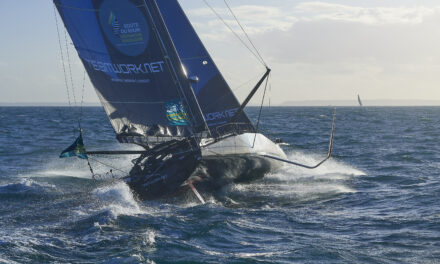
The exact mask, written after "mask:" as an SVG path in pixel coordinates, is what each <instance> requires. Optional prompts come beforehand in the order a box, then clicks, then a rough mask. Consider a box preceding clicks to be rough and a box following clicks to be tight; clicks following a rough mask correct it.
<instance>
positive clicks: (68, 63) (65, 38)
mask: <svg viewBox="0 0 440 264" xmlns="http://www.w3.org/2000/svg"><path fill="white" fill-rule="evenodd" d="M64 40H65V41H66V54H67V65H69V74H70V85H71V89H72V95H73V103H74V106H75V107H76V106H77V102H76V95H75V86H74V83H73V76H72V65H71V63H70V52H69V43H68V41H67V30H66V28H64Z"/></svg>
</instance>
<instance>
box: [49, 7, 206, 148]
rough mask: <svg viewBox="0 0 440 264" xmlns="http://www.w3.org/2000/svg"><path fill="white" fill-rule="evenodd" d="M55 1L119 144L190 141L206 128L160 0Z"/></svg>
mask: <svg viewBox="0 0 440 264" xmlns="http://www.w3.org/2000/svg"><path fill="white" fill-rule="evenodd" d="M54 3H55V5H56V8H57V9H58V11H59V14H60V16H61V18H62V19H63V22H64V25H65V26H66V29H67V31H68V33H69V35H70V37H71V39H72V41H73V43H74V46H75V48H76V50H77V52H78V55H79V57H80V59H81V61H82V63H83V65H84V67H85V69H86V71H87V73H88V75H89V77H90V80H91V82H92V84H93V86H94V87H95V89H96V92H97V94H98V97H99V98H100V100H101V103H102V105H103V106H104V109H105V111H106V113H107V115H108V117H109V119H110V121H111V124H112V125H113V128H114V129H115V132H116V134H117V135H118V137H117V138H118V139H119V141H121V142H130V143H133V142H139V141H141V142H144V141H145V140H146V138H148V137H151V136H154V137H164V138H172V137H176V136H177V137H188V136H192V135H193V134H194V133H199V132H201V131H203V130H204V129H205V125H204V124H205V121H204V118H203V115H202V113H201V110H200V107H199V106H198V102H197V100H196V98H195V95H194V94H193V90H192V88H191V84H190V82H189V80H188V79H187V77H186V75H185V74H184V73H183V72H182V70H181V69H180V68H181V67H180V65H181V64H182V62H181V61H180V59H179V56H178V54H177V52H176V51H175V48H174V46H173V43H172V40H171V38H170V36H169V35H168V32H167V28H166V26H165V25H164V22H163V20H162V17H161V14H160V11H159V9H158V7H157V6H156V3H155V1H153V0H149V1H144V0H127V1H120V0H81V1H77V0H54ZM192 97H193V98H192ZM126 135H130V136H129V137H128V136H127V137H128V138H124V137H125V136H126Z"/></svg>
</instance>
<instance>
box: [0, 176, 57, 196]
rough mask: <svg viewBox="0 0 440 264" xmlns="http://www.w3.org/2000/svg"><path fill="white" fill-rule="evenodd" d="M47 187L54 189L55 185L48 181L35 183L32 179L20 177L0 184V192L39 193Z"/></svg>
mask: <svg viewBox="0 0 440 264" xmlns="http://www.w3.org/2000/svg"><path fill="white" fill-rule="evenodd" d="M48 189H52V190H55V189H56V187H55V185H52V184H48V183H37V182H35V181H33V180H32V179H21V180H20V182H17V183H9V184H5V185H0V194H17V193H18V194H19V193H41V192H45V191H47V190H48Z"/></svg>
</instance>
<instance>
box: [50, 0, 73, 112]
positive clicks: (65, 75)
mask: <svg viewBox="0 0 440 264" xmlns="http://www.w3.org/2000/svg"><path fill="white" fill-rule="evenodd" d="M53 11H54V15H55V24H56V26H57V34H58V44H59V46H60V56H61V62H62V64H63V72H64V83H65V85H66V91H67V99H68V101H69V107H72V104H71V102H70V101H71V100H70V92H69V84H68V82H67V73H66V66H65V65H64V53H63V46H62V45H61V36H60V30H59V26H58V16H57V11H56V7H55V4H54V6H53Z"/></svg>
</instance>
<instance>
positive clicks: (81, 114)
mask: <svg viewBox="0 0 440 264" xmlns="http://www.w3.org/2000/svg"><path fill="white" fill-rule="evenodd" d="M85 86H86V69H85V68H84V73H83V83H82V91H81V105H80V108H79V117H78V124H79V126H80V127H81V121H82V116H83V105H84V92H85Z"/></svg>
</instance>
